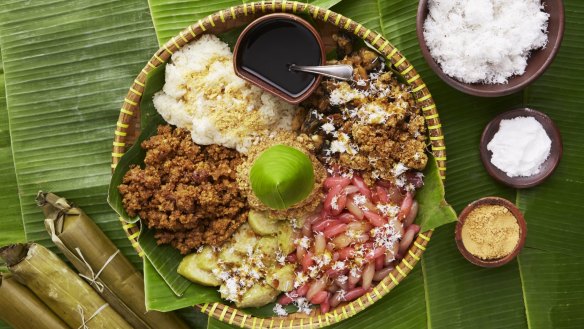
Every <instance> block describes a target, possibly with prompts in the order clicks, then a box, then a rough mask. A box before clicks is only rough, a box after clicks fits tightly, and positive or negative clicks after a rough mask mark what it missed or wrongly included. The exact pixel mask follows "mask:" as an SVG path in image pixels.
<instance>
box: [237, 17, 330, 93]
mask: <svg viewBox="0 0 584 329" xmlns="http://www.w3.org/2000/svg"><path fill="white" fill-rule="evenodd" d="M275 18H285V19H290V20H293V21H295V22H297V23H300V24H302V25H303V26H304V27H306V28H307V29H308V30H309V31H310V32H311V33H312V35H314V37H315V38H316V41H317V42H318V46H319V47H320V52H321V54H320V58H321V61H322V65H325V64H326V53H325V50H324V44H323V42H322V38H321V37H320V34H318V31H317V30H316V29H315V28H314V27H313V26H312V25H311V24H310V23H309V22H307V21H306V20H304V19H302V18H300V17H298V16H296V15H292V14H286V13H274V14H268V15H264V16H262V17H260V18H258V19H256V20H254V21H252V22H251V23H249V24H248V25H247V26H246V27H245V29H243V31H242V32H241V34H240V35H239V37H238V38H237V42H236V43H235V47H234V48H233V69H234V70H235V74H236V75H237V76H238V77H240V78H242V79H244V80H246V81H248V82H249V83H252V84H254V85H256V86H258V87H260V88H262V89H263V90H265V91H267V92H269V93H271V94H272V95H275V96H278V97H280V98H283V99H284V100H285V101H287V102H288V103H291V104H298V103H300V102H302V101H303V100H305V99H306V98H308V97H309V96H310V95H311V94H312V93H313V92H314V91H315V90H316V88H318V85H319V84H320V81H321V79H322V76H321V75H316V79H315V80H314V82H313V83H312V85H311V86H310V88H308V89H307V90H306V91H304V93H302V94H300V95H299V96H297V97H291V96H290V95H287V94H286V93H284V92H282V91H280V90H278V89H277V88H275V87H274V86H271V85H270V84H268V83H266V82H264V81H262V80H261V79H259V78H257V77H255V76H253V75H251V74H249V73H247V72H246V71H244V70H241V69H240V67H239V66H238V60H237V57H238V56H237V54H238V53H239V46H240V43H241V40H242V39H243V37H244V36H245V34H246V33H247V32H249V30H250V29H252V28H253V27H255V26H256V25H257V24H259V23H261V22H264V21H267V20H272V19H275Z"/></svg>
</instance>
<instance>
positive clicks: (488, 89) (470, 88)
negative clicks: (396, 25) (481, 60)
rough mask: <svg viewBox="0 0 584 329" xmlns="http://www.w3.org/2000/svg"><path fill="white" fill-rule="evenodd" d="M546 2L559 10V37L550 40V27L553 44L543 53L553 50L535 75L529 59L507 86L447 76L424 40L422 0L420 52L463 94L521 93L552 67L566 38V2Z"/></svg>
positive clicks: (423, 5)
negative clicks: (466, 80)
mask: <svg viewBox="0 0 584 329" xmlns="http://www.w3.org/2000/svg"><path fill="white" fill-rule="evenodd" d="M546 1H550V2H554V4H555V6H557V8H558V9H557V11H558V31H557V35H556V37H555V39H553V40H552V39H551V38H550V36H551V34H549V30H550V28H549V26H548V41H550V40H551V41H552V42H548V44H547V46H546V48H544V49H543V50H542V51H547V49H548V48H550V47H551V50H549V54H548V55H547V57H546V59H545V61H544V62H543V64H542V65H541V66H540V67H539V68H538V69H537V70H535V71H534V72H533V73H528V68H529V59H528V64H527V68H526V70H525V73H524V74H523V75H521V76H512V77H510V78H509V79H508V82H507V83H506V84H494V85H486V84H478V83H474V84H470V83H463V82H460V81H458V80H456V79H454V78H451V77H450V76H448V75H446V73H444V71H442V68H441V67H440V65H439V64H438V63H437V62H436V61H435V60H434V58H433V57H432V55H430V50H429V49H428V46H427V45H426V41H425V39H424V21H425V19H426V16H427V14H428V0H420V2H419V4H418V12H417V16H416V34H417V36H418V43H419V45H420V50H421V52H422V55H423V56H424V58H425V59H426V62H427V63H428V65H429V66H430V68H431V69H432V70H433V71H434V72H435V73H436V74H437V75H438V76H439V77H440V79H442V81H444V82H446V83H447V84H448V85H449V86H451V87H453V88H455V89H457V90H459V91H462V92H463V93H466V94H469V95H473V96H480V97H500V96H505V95H509V94H512V93H514V92H516V91H519V90H521V89H523V88H525V87H527V86H528V85H529V84H531V83H532V82H534V81H535V80H537V79H538V78H539V77H540V76H541V75H542V74H543V73H544V72H545V71H546V70H547V68H548V67H549V66H550V64H551V63H552V62H553V60H554V58H555V57H556V54H557V53H558V51H559V49H560V46H561V44H562V40H563V38H564V25H565V22H564V2H563V0H544V1H543V2H544V4H545V3H546ZM546 12H548V13H550V12H549V11H546ZM550 14H551V13H550ZM550 19H551V15H550ZM526 74H530V76H528V78H527V79H525V80H524V81H522V82H519V83H514V81H517V79H519V78H521V77H525V75H526Z"/></svg>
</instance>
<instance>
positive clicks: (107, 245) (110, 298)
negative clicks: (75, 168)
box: [37, 192, 188, 329]
mask: <svg viewBox="0 0 584 329" xmlns="http://www.w3.org/2000/svg"><path fill="white" fill-rule="evenodd" d="M37 204H38V205H39V206H42V208H43V212H44V214H45V218H46V219H45V227H46V228H47V231H48V232H49V234H50V235H51V239H52V240H53V242H54V243H55V244H56V245H57V247H58V248H59V249H60V250H61V251H62V252H63V254H64V255H65V257H67V259H69V261H70V262H71V264H72V265H73V266H74V267H75V268H76V269H77V271H79V273H80V274H81V275H83V277H84V278H86V279H88V280H89V282H90V284H91V285H92V286H93V287H94V288H96V290H97V291H98V292H99V293H100V294H101V295H102V297H103V298H104V299H105V300H106V301H107V302H108V303H109V304H110V306H111V307H112V308H114V309H115V310H116V311H118V313H119V314H121V315H122V316H123V317H124V319H126V321H128V322H129V323H130V324H131V325H132V326H133V327H134V328H136V329H167V328H177V329H186V328H188V326H187V325H186V324H185V323H184V322H183V321H182V320H181V319H180V318H179V317H178V316H177V315H176V314H174V313H162V312H157V311H147V310H146V306H145V293H144V279H143V277H142V274H141V273H140V272H138V271H137V270H136V269H135V268H134V266H132V264H131V263H130V261H129V260H128V259H127V258H126V257H124V256H123V255H122V254H121V253H119V251H118V248H117V247H116V246H115V245H114V243H113V242H112V241H111V240H110V239H109V238H108V237H107V236H106V235H105V234H104V233H103V231H102V230H101V229H100V228H99V227H98V226H97V225H96V224H95V222H94V221H93V220H92V219H91V218H90V217H89V216H87V214H85V212H83V210H81V209H80V208H77V207H74V206H73V205H72V204H71V203H69V202H68V201H67V200H66V199H64V198H61V197H59V196H57V195H55V194H53V193H44V192H39V194H38V196H37Z"/></svg>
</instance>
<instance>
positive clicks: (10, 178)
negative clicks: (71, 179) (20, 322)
mask: <svg viewBox="0 0 584 329" xmlns="http://www.w3.org/2000/svg"><path fill="white" fill-rule="evenodd" d="M0 186H2V190H1V191H0V204H1V205H3V206H4V207H3V208H4V214H3V217H4V219H3V220H1V221H0V232H2V234H1V235H0V245H5V244H8V243H17V242H25V241H26V234H25V231H24V226H23V223H22V221H21V220H20V199H19V198H18V184H17V181H16V173H15V171H14V157H13V156H12V145H11V141H10V130H9V124H8V111H7V110H6V88H5V86H4V67H3V65H2V54H1V53H0Z"/></svg>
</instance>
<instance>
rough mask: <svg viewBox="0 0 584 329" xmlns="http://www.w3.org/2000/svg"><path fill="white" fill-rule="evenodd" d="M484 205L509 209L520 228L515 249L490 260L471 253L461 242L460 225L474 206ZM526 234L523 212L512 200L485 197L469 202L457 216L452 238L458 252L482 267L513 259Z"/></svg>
mask: <svg viewBox="0 0 584 329" xmlns="http://www.w3.org/2000/svg"><path fill="white" fill-rule="evenodd" d="M486 205H496V206H503V207H505V208H507V209H509V211H510V212H511V213H512V214H513V216H514V217H515V218H516V219H517V224H519V230H520V232H519V242H518V243H517V245H516V246H515V249H513V251H512V252H511V253H510V254H509V255H507V256H505V257H503V258H498V259H492V260H484V259H481V258H478V257H476V256H475V255H473V254H471V253H470V252H469V251H468V250H466V248H465V247H464V243H463V242H462V226H463V225H464V222H465V221H466V218H467V217H468V215H469V214H470V212H471V211H473V210H474V209H475V208H477V207H480V206H486ZM526 236H527V224H526V223H525V218H523V214H522V213H521V211H519V209H517V207H516V206H515V205H514V204H513V203H512V202H510V201H508V200H505V199H503V198H498V197H486V198H482V199H479V200H477V201H475V202H473V203H471V204H469V205H468V206H467V207H466V208H464V210H463V211H462V212H461V213H460V215H459V216H458V222H457V223H456V231H455V232H454V239H455V240H456V246H457V247H458V250H460V253H461V254H462V255H463V256H464V258H466V259H467V260H468V261H469V262H471V263H473V264H475V265H478V266H482V267H499V266H503V265H505V264H507V263H509V262H510V261H511V260H513V258H515V257H516V256H517V254H519V252H520V251H521V249H522V248H523V245H524V244H525V237H526Z"/></svg>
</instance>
